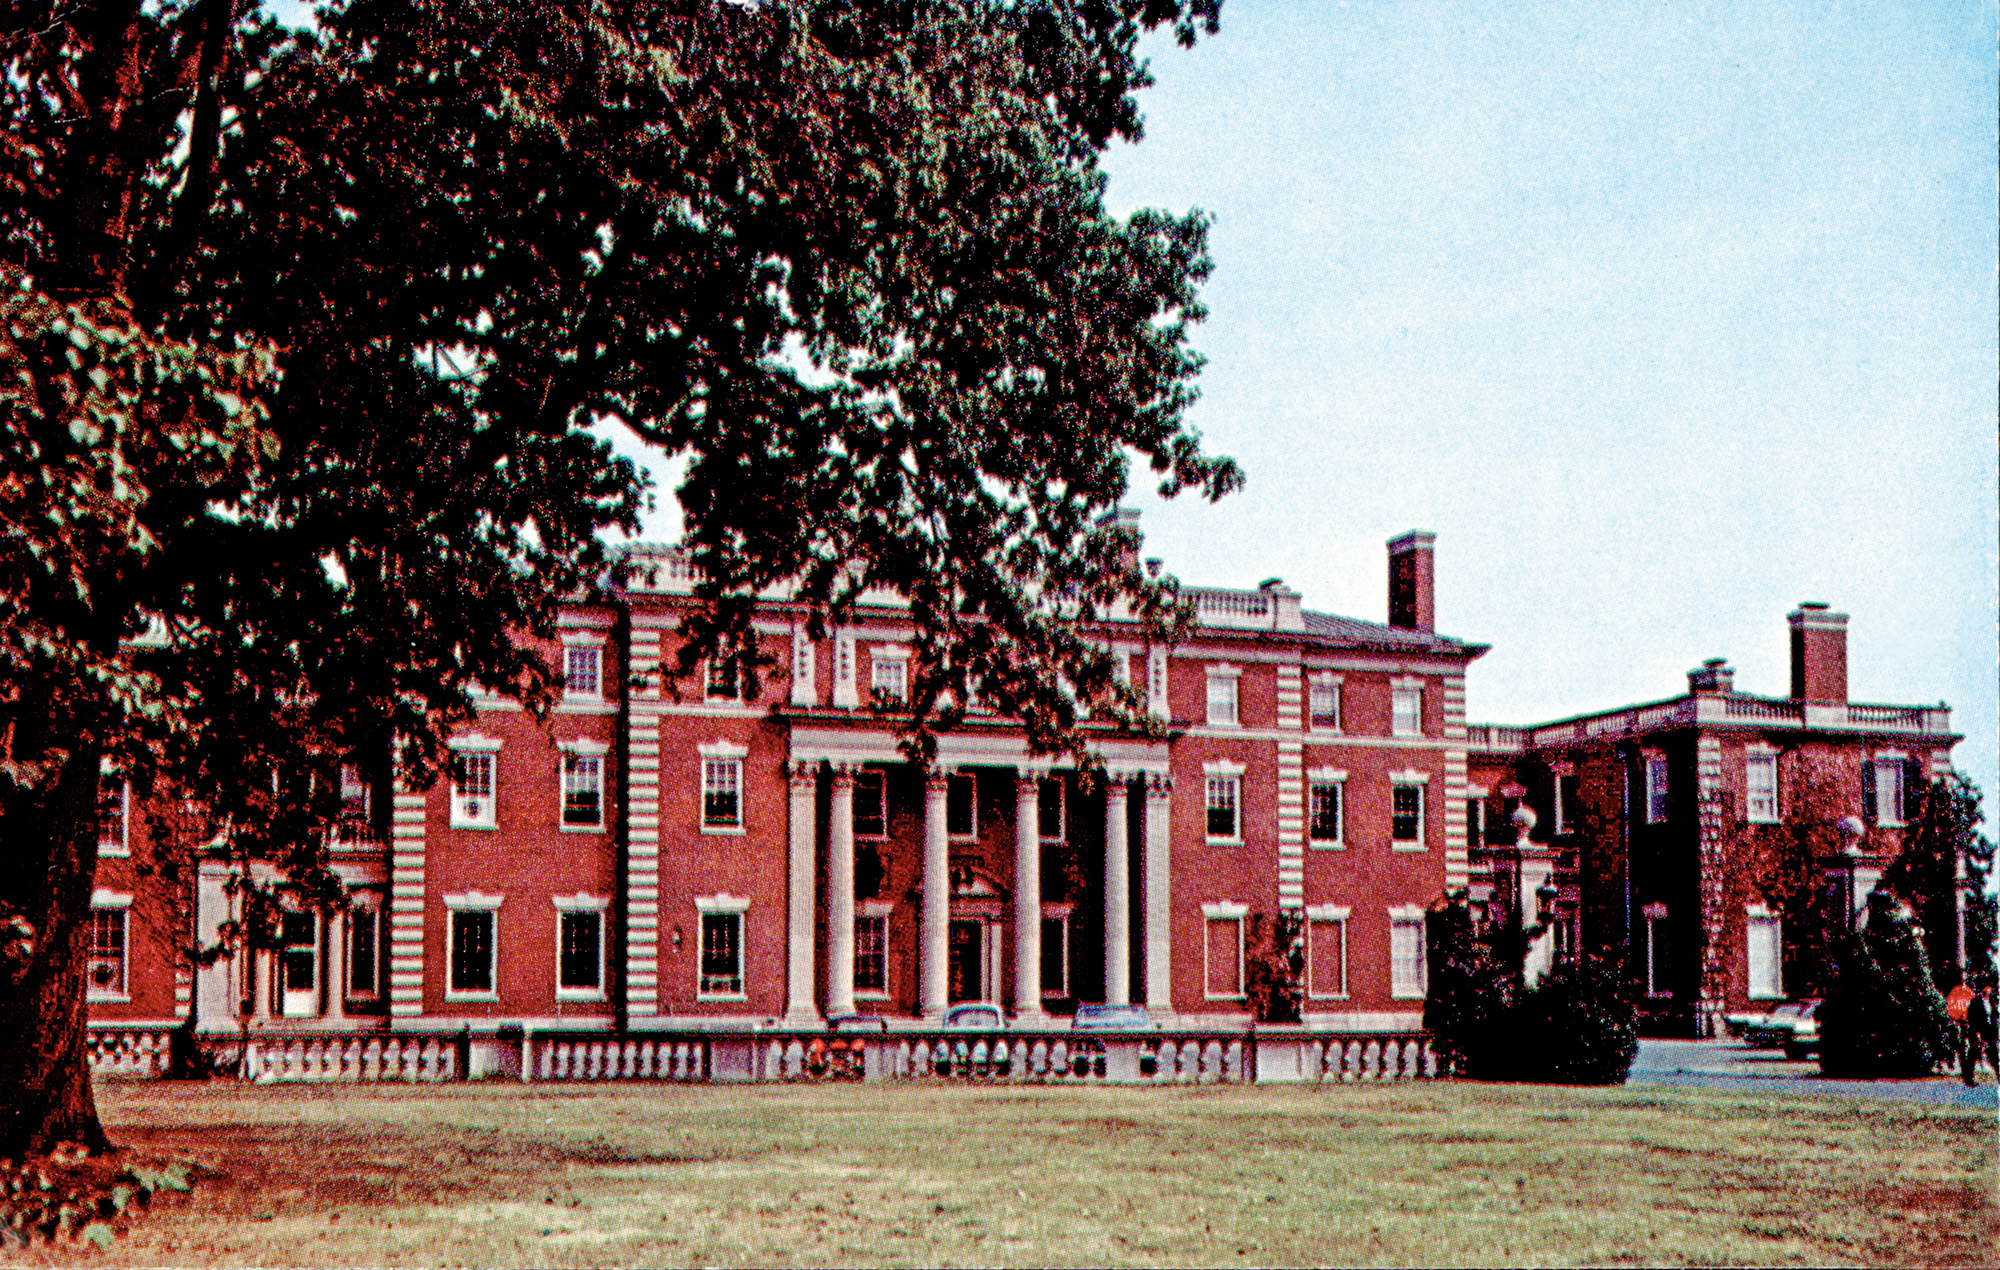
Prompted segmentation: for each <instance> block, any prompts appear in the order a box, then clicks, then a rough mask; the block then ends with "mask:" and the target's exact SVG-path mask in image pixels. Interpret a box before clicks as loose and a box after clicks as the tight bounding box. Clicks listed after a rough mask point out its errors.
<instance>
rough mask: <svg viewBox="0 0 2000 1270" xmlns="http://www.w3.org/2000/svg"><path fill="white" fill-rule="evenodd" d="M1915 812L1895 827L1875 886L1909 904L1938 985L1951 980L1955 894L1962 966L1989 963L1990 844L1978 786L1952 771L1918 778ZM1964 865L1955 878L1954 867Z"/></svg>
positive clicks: (1953, 974)
mask: <svg viewBox="0 0 2000 1270" xmlns="http://www.w3.org/2000/svg"><path fill="white" fill-rule="evenodd" d="M1913 803H1914V805H1915V807H1916V813H1915V814H1914V815H1913V816H1911V817H1910V823H1909V825H1908V827H1907V828H1906V829H1905V830H1904V832H1903V847H1902V850H1901V851H1899V852H1898V853H1897V855H1896V858H1895V859H1894V860H1892V861H1891V862H1890V864H1889V867H1888V868H1887V869H1886V870H1884V871H1883V874H1882V886H1883V887H1884V888H1885V889H1887V890H1889V891H1891V892H1893V893H1895V894H1896V895H1899V896H1901V897H1903V899H1905V900H1907V901H1908V902H1909V904H1910V906H1911V907H1912V908H1913V909H1915V911H1916V917H1917V922H1918V925H1919V926H1921V927H1922V928H1923V943H1924V948H1925V951H1926V952H1927V953H1928V955H1929V959H1930V965H1931V971H1932V974H1933V977H1934V978H1935V979H1936V981H1937V984H1938V986H1939V988H1941V989H1943V988H1950V987H1951V986H1953V985H1954V984H1956V983H1957V982H1958V977H1959V972H1958V955H1957V954H1958V949H1957V948H1956V946H1955V941H1956V939H1957V927H1958V913H1957V906H1958V894H1959V890H1960V888H1961V887H1963V888H1964V889H1965V890H1966V891H1967V892H1968V894H1967V897H1966V898H1967V900H1968V903H1967V905H1966V910H1967V911H1966V923H1965V935H1966V948H1965V963H1966V965H1967V966H1971V967H1980V966H1991V965H1992V955H1993V933H1992V932H1993V922H1992V909H1993V901H1992V897H1990V896H1988V895H1987V893H1986V881H1987V878H1988V877H1989V876H1991V874H1992V869H1993V843H1992V841H1991V840H1990V839H1988V838H1987V837H1986V835H1984V834H1982V833H1980V832H1979V826H1980V825H1981V824H1982V823H1984V821H1985V819H1986V816H1985V813H1984V812H1983V811H1982V810H1981V809H1980V798H1979V788H1978V787H1977V786H1976V785H1974V784H1973V783H1972V782H1971V781H1969V780H1967V779H1965V777H1963V776H1961V775H1959V774H1958V773H1956V772H1948V773H1946V774H1945V775H1943V776H1940V777H1936V778H1934V779H1932V780H1930V781H1927V782H1925V784H1924V786H1923V787H1922V789H1921V790H1920V791H1918V793H1917V797H1916V798H1915V799H1913ZM1961 862H1962V863H1963V866H1964V877H1963V879H1962V880H1961V878H1960V876H1959V869H1960V865H1961Z"/></svg>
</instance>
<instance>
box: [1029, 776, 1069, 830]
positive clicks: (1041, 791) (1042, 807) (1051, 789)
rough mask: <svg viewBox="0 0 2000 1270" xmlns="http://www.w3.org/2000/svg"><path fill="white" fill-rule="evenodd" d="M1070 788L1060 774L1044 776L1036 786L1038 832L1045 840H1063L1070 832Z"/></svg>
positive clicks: (1036, 822)
mask: <svg viewBox="0 0 2000 1270" xmlns="http://www.w3.org/2000/svg"><path fill="white" fill-rule="evenodd" d="M1068 801H1069V788H1068V786H1066V785H1064V784H1063V779H1062V777H1060V776H1048V777H1044V778H1043V779H1042V781H1041V782H1040V783H1039V784H1038V785H1037V786H1036V788H1035V824H1036V830H1035V832H1036V834H1037V835H1038V836H1039V837H1040V838H1041V840H1042V841H1043V842H1062V841H1064V840H1065V839H1066V838H1067V837H1068V834H1069V806H1068Z"/></svg>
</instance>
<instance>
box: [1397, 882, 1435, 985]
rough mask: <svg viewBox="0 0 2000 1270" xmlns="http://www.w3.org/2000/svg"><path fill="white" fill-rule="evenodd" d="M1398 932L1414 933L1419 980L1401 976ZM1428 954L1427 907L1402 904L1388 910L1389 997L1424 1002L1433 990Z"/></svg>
mask: <svg viewBox="0 0 2000 1270" xmlns="http://www.w3.org/2000/svg"><path fill="white" fill-rule="evenodd" d="M1398 932H1414V938H1415V940H1416V943H1415V945H1414V947H1415V949H1416V982H1415V983H1414V984H1413V983H1411V982H1409V980H1408V979H1405V978H1402V977H1401V976H1400V975H1399V973H1398V972H1399V970H1400V969H1401V967H1400V966H1399V965H1398V963H1397V960H1396V943H1397V934H1398ZM1428 961H1429V957H1428V956H1427V955H1426V950H1425V948H1424V910H1423V909H1422V908H1420V907H1418V906H1416V905H1414V904H1404V905H1399V906H1397V907H1395V908H1392V909H1390V910H1389V996H1390V997H1391V998H1392V999H1394V1000H1397V1001H1421V1000H1423V999H1424V995H1425V994H1426V993H1427V992H1428V991H1429V990H1430V966H1429V965H1428V964H1427V963H1428Z"/></svg>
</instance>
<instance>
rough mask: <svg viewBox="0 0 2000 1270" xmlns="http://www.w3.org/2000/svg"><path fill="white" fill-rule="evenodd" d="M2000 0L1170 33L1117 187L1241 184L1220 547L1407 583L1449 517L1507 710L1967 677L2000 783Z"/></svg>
mask: <svg viewBox="0 0 2000 1270" xmlns="http://www.w3.org/2000/svg"><path fill="white" fill-rule="evenodd" d="M1994 47H1995V7H1994V5H1993V4H1991V3H1972V4H1961V3H1948V2H1944V0H1932V2H1929V3H1913V4H1907V5H1892V4H1865V5H1855V4H1824V3H1821V4H1812V5H1805V4H1796V5H1794V4H1784V3H1767V4H1758V5H1703V4H1693V3H1689V4H1678V3H1675V4H1658V3H1654V4H1645V5H1636V4H1621V5H1615V6H1613V5H1595V4H1587V3H1571V2H1565V3H1562V4H1545V5H1520V4H1518V3H1516V4H1486V3H1477V2H1469V0H1453V2H1452V3H1449V4H1446V3H1433V2H1428V0H1425V2H1406V3H1359V2H1357V3H1351V4H1336V3H1326V4H1297V3H1291V4H1284V3H1259V2H1257V0H1228V3H1227V4H1226V5H1225V7H1224V9H1223V29H1222V33H1221V34H1220V35H1219V36H1218V37H1216V38H1215V39H1213V40H1208V41H1204V42H1203V43H1202V44H1201V45H1200V46H1198V47H1197V48H1196V49H1194V50H1192V51H1184V50H1180V49H1176V48H1173V47H1172V46H1171V45H1170V44H1168V43H1166V42H1164V41H1162V42H1158V43H1157V45H1156V47H1154V48H1153V49H1152V63H1153V70H1154V73H1155V75H1156V77H1157V79H1158V81H1159V82H1158V84H1157V85H1156V86H1155V87H1154V88H1152V89H1149V90H1148V91H1147V92H1145V93H1144V94H1143V95H1142V98H1141V104H1142V107H1143V109H1144V112H1145V115H1146V137H1145V140H1144V141H1143V142H1142V143H1140V144H1138V145H1136V146H1119V147H1115V148H1114V151H1113V153H1112V154H1111V155H1110V156H1108V158H1107V161H1106V167H1107V169H1108V171H1109V172H1110V174H1111V184H1110V199H1111V202H1112V204H1113V207H1114V209H1115V210H1118V211H1120V212H1125V211H1129V210H1131V209H1132V208H1135V207H1139V206H1148V205H1150V206H1160V207H1167V208H1171V209H1175V210H1184V209H1186V208H1190V207H1199V208H1202V209H1204V210H1206V211H1208V212H1209V213H1211V214H1212V215H1213V216H1214V218H1215V223H1214V228H1213V231H1212V248H1213V253H1214V256H1215V262H1216V267H1215V273H1214V276H1213V278H1212V279H1211V281H1210V283H1209V285H1208V286H1207V288H1206V290H1205V296H1206V300H1207V303H1208V305H1209V308H1210V311H1211V312H1210V317H1209V319H1208V321H1207V322H1206V323H1205V324H1204V325H1203V326H1201V327H1200V328H1198V329H1197V332H1196V342H1197V344H1198V346H1199V347H1200V348H1201V350H1202V351H1203V352H1204V353H1205V354H1206V355H1207V356H1208V358H1209V365H1208V368H1207V370H1206V371H1205V372H1204V374H1203V376H1202V384H1201V387H1202V393H1203V398H1202V400H1201V402H1200V403H1199V404H1198V405H1197V406H1196V407H1195V409H1194V412H1193V416H1192V419H1193V422H1194V423H1195V425H1196V426H1197V427H1198V428H1200V430H1201V431H1202V433H1203V434H1204V436H1205V438H1206V440H1207V442H1208V444H1209V445H1210V447H1211V448H1213V449H1215V450H1219V451H1221V452H1223V453H1227V454H1231V455H1234V456H1235V457H1236V458H1238V459H1239V460H1240V461H1241V462H1242V463H1243V465H1244V467H1245V469H1246V471H1247V473H1248V477H1249V480H1248V484H1247V486H1246V488H1245V489H1244V490H1243V491H1242V492H1240V493H1238V494H1236V495H1234V496H1232V497H1230V498H1229V499H1227V500H1225V501H1224V502H1223V503H1221V504H1217V505H1212V506H1211V505H1206V504H1201V503H1199V502H1195V501H1191V500H1187V499H1183V500H1179V501H1177V502H1174V503H1162V502H1161V501H1160V500H1158V499H1157V498H1154V497H1152V496H1151V495H1150V494H1148V495H1146V496H1143V497H1139V498H1135V500H1134V501H1135V502H1136V503H1138V504H1139V505H1140V506H1142V507H1143V509H1144V513H1145V519H1144V528H1145V529H1146V532H1147V535H1148V537H1147V553H1148V554H1149V555H1160V556H1163V557H1165V559H1166V561H1167V567H1168V568H1169V569H1170V570H1173V571H1174V572H1176V573H1178V574H1179V575H1180V576H1181V577H1182V578H1183V579H1184V580H1185V581H1188V582H1190V583H1196V584H1213V585H1237V586H1249V585H1254V584H1255V583H1256V582H1258V581H1259V580H1260V579H1262V578H1265V577H1269V576H1272V575H1278V576H1282V577H1283V578H1285V579H1286V580H1287V581H1288V582H1289V583H1290V584H1292V585H1293V586H1295V587H1297V588H1298V589H1299V590H1301V591H1303V592H1304V593H1305V598H1306V603H1307V605H1308V606H1309V607H1313V608H1320V609H1326V610H1331V611H1333V612H1338V613H1344V614H1348V615H1350V616H1355V617H1364V618H1372V619H1375V620H1381V618H1382V617H1383V616H1384V611H1385V608H1386V596H1385V591H1386V582H1385V571H1386V565H1385V563H1384V556H1383V543H1384V540H1386V539H1387V538H1389V537H1390V536H1392V535H1394V534H1396V533H1398V532H1400V531H1402V530H1405V529H1410V528H1426V529H1431V530H1434V531H1436V532H1437V534H1438V547H1437V550H1438V622H1439V627H1440V629H1441V630H1443V631H1445V632H1446V633H1449V634H1453V635H1458V636H1462V637H1465V638H1468V639H1475V640H1479V641H1483V642H1490V643H1491V644H1492V645H1493V651H1492V652H1491V653H1490V654H1488V655H1487V657H1486V658H1485V659H1484V660H1482V661H1481V662H1479V663H1476V664H1475V666H1474V667H1473V671H1472V676H1471V680H1470V684H1469V694H1468V695H1469V698H1470V700H1469V703H1468V705H1469V710H1470V713H1471V715H1472V717H1473V718H1474V719H1476V720H1487V721H1496V722H1528V721H1534V720H1539V719H1546V718H1553V717H1558V716H1560V715H1564V714H1569V713H1575V712H1579V711H1583V710H1589V709H1595V708H1600V707H1609V706H1614V705H1619V704H1625V703H1629V702H1633V701H1643V700H1651V699H1657V698H1660V697H1666V696H1671V695H1674V694H1676V693H1678V692H1680V691H1682V690H1684V687H1685V682H1686V681H1685V678H1684V675H1685V672H1686V671H1687V670H1688V669H1690V668H1692V667H1694V666H1696V665H1698V664H1699V663H1700V662H1701V661H1702V660H1703V659H1704V658H1707V657H1711V656H1722V657H1727V658H1729V659H1730V661H1731V662H1732V664H1733V665H1734V666H1735V667H1736V669H1737V685H1738V687H1739V688H1742V689H1744V690H1747V691H1751V692H1764V693H1771V694H1776V695H1783V694H1784V693H1785V692H1786V691H1787V688H1788V670H1787V665H1788V662H1787V657H1788V653H1787V636H1786V625H1785V615H1786V613H1788V612H1789V611H1790V610H1791V609H1792V607H1793V606H1794V605H1795V604H1796V603H1797V602H1798V601H1801V600H1824V601H1826V602H1828V603H1830V604H1832V605H1833V606H1834V607H1835V608H1836V609H1838V610H1841V611H1844V612H1847V613H1849V614H1850V615H1851V616H1852V621H1851V626H1850V632H1851V633H1850V645H1849V666H1850V672H1849V684H1850V696H1851V697H1852V699H1854V700H1857V701H1875V702H1899V703H1931V702H1936V701H1938V700H1940V699H1943V700H1946V701H1948V702H1949V703H1950V704H1951V705H1952V706H1953V707H1954V714H1953V721H1954V724H1955V726H1956V728H1957V730H1959V731H1961V732H1963V733H1965V734H1966V738H1967V739H1966V740H1965V742H1964V743H1962V744H1961V745H1960V746H1959V748H1958V750H1957V753H1956V757H1957V759H1958V762H1959V765H1960V767H1961V768H1962V769H1963V770H1965V771H1966V772H1967V773H1968V774H1969V775H1970V776H1972V778H1973V779H1974V780H1975V781H1977V782H1978V783H1979V784H1980V785H1981V787H1982V788H1984V789H1986V790H1988V791H1992V790H1993V789H1994V788H1995V786H1996V755H1995V731H1996V727H2000V720H1996V709H1995V697H1996V684H1995V658H1996V645H1995V631H1996V612H1995V597H1996V590H2000V576H1996V563H1995V554H1996V548H1995V543H1996V537H2000V526H1996V506H2000V489H1996V462H1995V452H1996V451H1995V436H1996V433H1995V418H1996V402H1995V367H1996V357H2000V351H1997V350H1996V347H1995V330H1996V321H2000V318H1997V317H1996V309H1995V252H1996V241H1995V239H1996V225H1995V219H1996V217H1995V203H1996V189H1995V158H1994V155H1995V124H1994V120H1995V115H1996V108H1997V107H1996V100H1995V59H1994Z"/></svg>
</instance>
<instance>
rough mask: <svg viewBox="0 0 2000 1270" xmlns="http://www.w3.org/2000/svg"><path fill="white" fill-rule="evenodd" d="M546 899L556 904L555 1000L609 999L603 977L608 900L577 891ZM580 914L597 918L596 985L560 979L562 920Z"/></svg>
mask: <svg viewBox="0 0 2000 1270" xmlns="http://www.w3.org/2000/svg"><path fill="white" fill-rule="evenodd" d="M549 902H550V903H551V904H553V905H554V906H555V910H556V916H555V921H556V925H555V936H556V947H555V953H556V964H555V986H556V993H555V996H556V1000H558V1001H605V1000H608V999H609V985H608V983H607V980H606V973H605V972H606V963H605V954H606V945H607V944H609V943H610V942H611V930H610V923H609V922H608V921H607V920H606V916H607V914H608V913H609V911H610V909H611V900H610V899H609V898H608V897H606V896H602V895H591V894H589V893H588V892H584V891H579V892H577V893H576V894H575V895H551V896H549ZM579 913H590V914H594V915H595V916H596V918H597V986H596V987H594V988H583V987H576V986H573V985H569V984H565V983H564V982H563V922H564V921H565V920H566V919H567V918H569V917H571V916H573V915H575V914H579Z"/></svg>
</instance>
